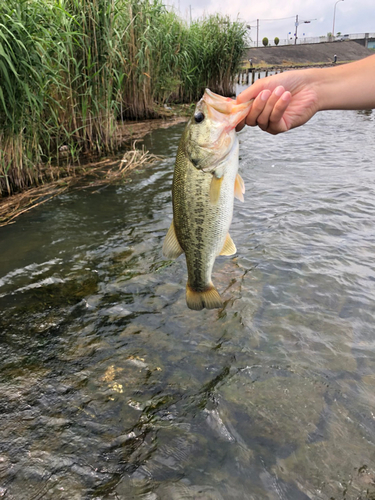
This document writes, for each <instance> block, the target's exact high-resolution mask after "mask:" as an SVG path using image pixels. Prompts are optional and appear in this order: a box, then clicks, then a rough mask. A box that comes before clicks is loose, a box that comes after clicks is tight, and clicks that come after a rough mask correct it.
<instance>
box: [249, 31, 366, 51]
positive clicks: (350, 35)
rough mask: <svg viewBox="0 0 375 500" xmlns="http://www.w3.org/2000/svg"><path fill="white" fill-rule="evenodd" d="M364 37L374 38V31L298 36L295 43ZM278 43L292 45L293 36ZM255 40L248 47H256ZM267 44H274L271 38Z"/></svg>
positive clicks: (260, 45)
mask: <svg viewBox="0 0 375 500" xmlns="http://www.w3.org/2000/svg"><path fill="white" fill-rule="evenodd" d="M366 38H368V39H369V38H375V33H351V34H349V35H336V36H317V37H299V38H297V44H298V45H302V44H305V43H322V42H338V41H345V40H365V39H366ZM280 45H294V37H291V38H290V39H289V40H287V39H284V40H280V41H279V43H278V46H280ZM256 46H257V43H256V41H254V40H252V41H251V42H250V43H249V44H248V47H249V48H252V47H256ZM269 46H272V47H274V46H275V44H274V42H273V40H270V39H269ZM258 47H263V44H262V41H261V40H259V44H258Z"/></svg>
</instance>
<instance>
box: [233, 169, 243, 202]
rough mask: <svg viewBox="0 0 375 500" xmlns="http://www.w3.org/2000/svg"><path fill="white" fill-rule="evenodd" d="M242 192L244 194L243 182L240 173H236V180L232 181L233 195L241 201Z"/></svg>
mask: <svg viewBox="0 0 375 500" xmlns="http://www.w3.org/2000/svg"><path fill="white" fill-rule="evenodd" d="M244 194H245V183H244V181H243V179H242V177H241V176H240V174H237V175H236V180H235V181H234V197H235V198H237V199H238V200H240V201H242V202H243V201H244V197H243V195H244Z"/></svg>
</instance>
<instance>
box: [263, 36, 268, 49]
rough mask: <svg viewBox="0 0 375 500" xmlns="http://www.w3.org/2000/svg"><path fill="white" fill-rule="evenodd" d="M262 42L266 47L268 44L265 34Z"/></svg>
mask: <svg viewBox="0 0 375 500" xmlns="http://www.w3.org/2000/svg"><path fill="white" fill-rule="evenodd" d="M262 43H263V45H264V46H265V47H267V45H268V38H267V37H266V36H265V37H264V38H263V40H262Z"/></svg>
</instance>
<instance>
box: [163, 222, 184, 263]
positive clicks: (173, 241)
mask: <svg viewBox="0 0 375 500" xmlns="http://www.w3.org/2000/svg"><path fill="white" fill-rule="evenodd" d="M182 253H184V251H183V250H182V248H181V245H180V244H179V242H178V240H177V236H176V231H175V228H174V222H173V221H172V224H171V225H170V227H169V229H168V232H167V235H166V237H165V240H164V244H163V255H164V257H167V259H177V257H179V256H180V255H181V254H182Z"/></svg>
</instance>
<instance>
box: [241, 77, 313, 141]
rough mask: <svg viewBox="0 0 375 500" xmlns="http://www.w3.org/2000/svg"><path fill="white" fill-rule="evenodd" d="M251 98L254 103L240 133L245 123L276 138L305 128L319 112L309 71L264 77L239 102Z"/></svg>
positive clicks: (246, 91)
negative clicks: (283, 133)
mask: <svg viewBox="0 0 375 500" xmlns="http://www.w3.org/2000/svg"><path fill="white" fill-rule="evenodd" d="M286 89H287V90H286ZM250 99H255V100H254V102H253V105H252V106H251V109H250V111H249V113H248V115H247V117H246V118H245V120H243V121H242V122H241V123H239V125H237V128H236V130H237V131H240V130H241V129H242V128H243V127H244V126H245V124H246V125H249V126H251V127H255V126H256V125H258V126H259V127H260V128H261V129H262V130H264V131H266V132H269V133H270V134H274V135H276V134H279V133H281V132H286V131H287V130H290V129H292V128H295V127H299V126H300V125H303V124H304V123H306V122H307V121H308V120H309V119H310V118H311V117H312V116H313V115H314V114H315V113H316V112H317V111H318V109H319V107H318V95H317V92H316V90H315V86H314V78H312V75H311V72H310V70H297V71H287V72H285V73H280V74H278V75H273V76H269V77H267V78H261V79H259V80H257V81H256V82H255V83H254V84H253V85H251V86H250V87H248V88H247V89H246V90H244V91H243V92H242V93H241V94H239V95H238V97H237V102H238V103H242V102H246V101H249V100H250Z"/></svg>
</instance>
